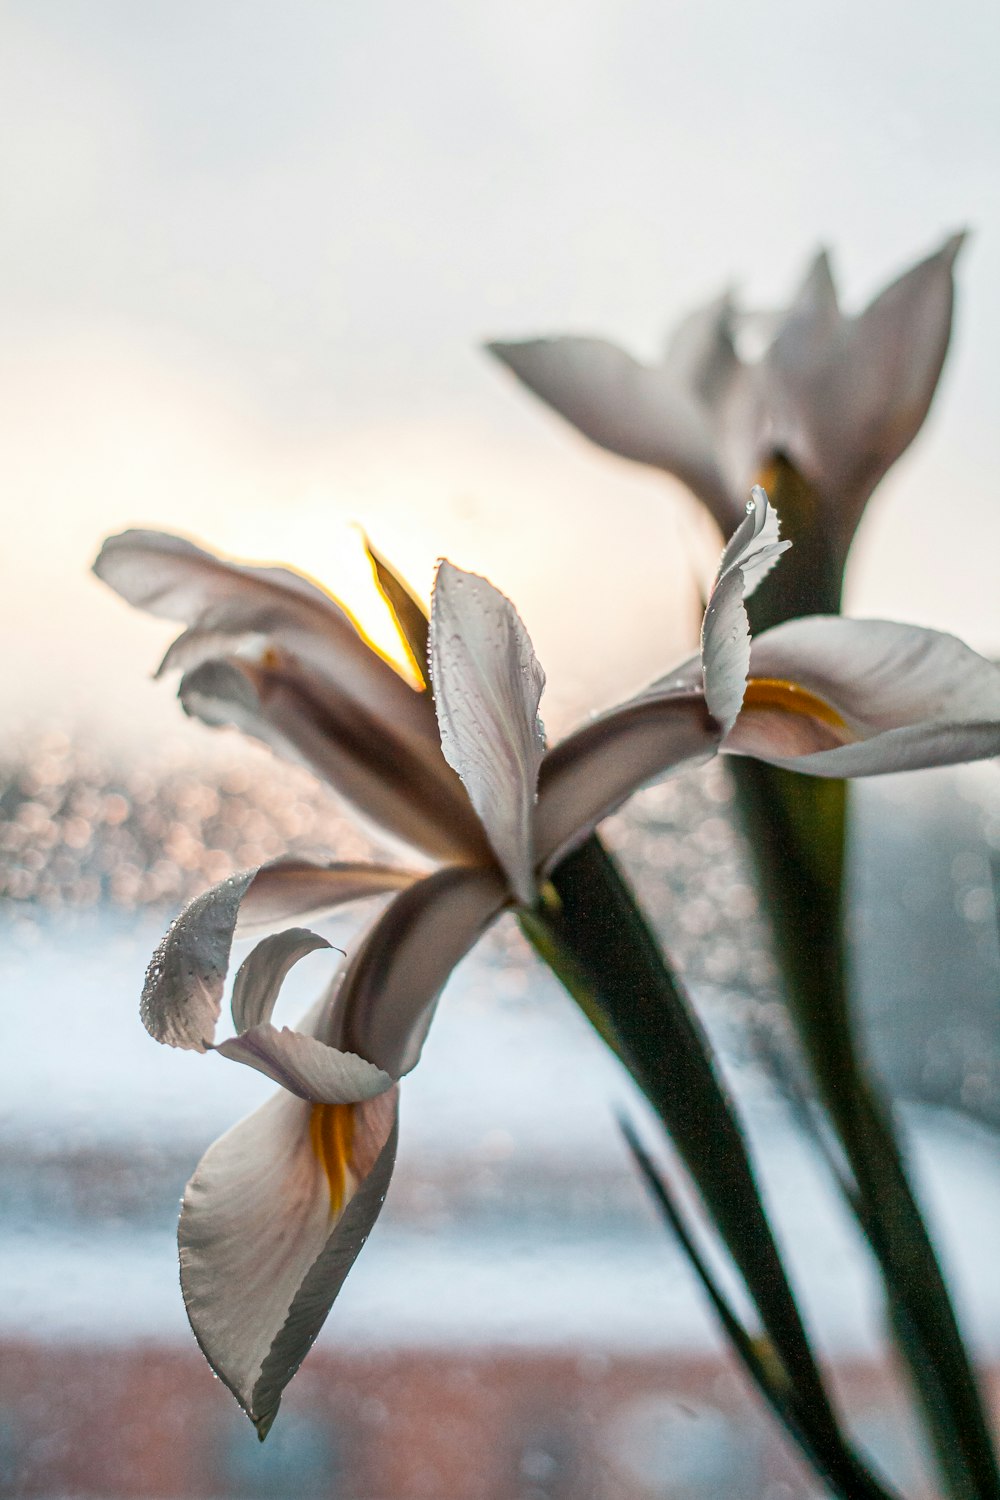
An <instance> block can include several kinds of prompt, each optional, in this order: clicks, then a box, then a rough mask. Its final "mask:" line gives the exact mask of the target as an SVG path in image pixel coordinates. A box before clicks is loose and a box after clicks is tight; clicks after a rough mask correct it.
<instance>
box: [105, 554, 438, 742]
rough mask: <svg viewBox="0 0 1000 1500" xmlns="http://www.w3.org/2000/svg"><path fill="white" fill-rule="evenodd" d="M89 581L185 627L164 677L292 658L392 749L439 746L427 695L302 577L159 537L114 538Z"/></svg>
mask: <svg viewBox="0 0 1000 1500" xmlns="http://www.w3.org/2000/svg"><path fill="white" fill-rule="evenodd" d="M94 571H95V573H96V574H97V576H98V577H99V578H101V579H102V580H103V581H104V582H105V583H107V584H109V585H110V586H111V588H113V589H115V590H116V592H117V593H119V594H121V596H122V598H124V599H126V600H127V601H128V602H129V603H130V604H132V605H135V606H136V607H137V608H139V609H145V610H147V611H149V612H150V613H151V614H155V615H159V616H161V617H163V618H165V619H170V620H183V621H184V622H185V624H186V625H187V626H188V629H187V630H186V631H185V633H184V634H183V635H182V636H181V637H180V638H179V639H178V640H177V641H175V642H174V644H173V646H171V648H170V650H169V651H168V653H167V655H166V657H165V659H164V661H163V663H162V665H161V668H160V671H161V672H162V671H164V670H169V669H172V668H177V669H179V670H182V671H186V670H188V671H189V670H193V669H194V668H196V667H197V666H199V665H200V664H201V663H202V662H203V661H206V660H209V659H212V658H215V657H220V656H227V655H231V654H233V653H235V652H236V651H238V650H250V651H253V652H256V654H257V655H261V654H266V652H267V650H268V649H271V648H275V649H278V650H281V651H284V652H288V653H290V654H292V655H294V656H295V657H297V658H298V659H299V660H301V661H302V662H303V663H305V664H306V665H307V666H308V667H309V668H310V669H311V671H312V672H313V673H314V674H318V675H319V676H320V677H322V678H323V679H324V680H325V681H326V683H327V685H328V687H329V689H330V690H332V691H334V692H336V693H338V694H339V695H341V696H342V697H344V698H346V699H347V700H349V701H350V702H352V703H355V704H357V705H359V706H360V707H362V708H364V709H366V710H367V712H368V713H369V714H370V715H371V716H372V717H374V718H375V719H376V720H378V721H379V722H380V723H383V724H385V725H389V726H391V727H392V730H393V733H394V735H395V736H396V738H397V739H405V740H407V741H413V742H415V743H421V742H423V743H427V742H429V743H430V744H432V745H433V744H434V743H436V739H437V731H436V725H435V723H434V714H433V710H432V707H431V704H430V702H429V701H428V698H427V695H426V694H424V693H419V692H416V691H414V689H413V688H412V687H411V686H410V685H409V683H407V682H406V681H404V679H403V678H402V677H401V676H400V675H399V673H398V672H397V671H396V670H395V669H394V668H393V667H392V666H390V664H389V663H388V662H387V661H386V660H385V659H384V658H383V657H382V656H380V655H379V653H378V652H377V651H376V650H375V649H374V648H373V647H372V646H371V644H370V643H369V642H368V641H367V640H366V639H365V638H364V636H363V635H362V634H361V632H360V630H359V629H358V627H357V625H356V624H355V622H354V621H353V620H352V618H351V616H350V615H349V614H348V612H347V611H346V610H345V609H344V608H343V607H342V606H341V605H340V604H339V603H338V602H337V601H336V600H335V599H333V598H332V597H331V596H330V595H329V594H327V593H326V592H325V591H324V590H323V589H321V588H320V587H319V585H318V584H315V583H312V582H311V581H310V580H309V579H307V578H303V577H302V576H301V575H300V574H298V573H293V572H291V571H290V570H288V569H286V568H268V567H252V566H249V565H247V564H243V563H233V562H228V561H226V560H225V559H223V558H218V557H214V556H213V555H212V554H211V553H210V552H206V551H204V550H203V549H202V548H201V547H196V546H195V545H194V543H193V542H189V541H186V540H185V539H184V538H183V537H177V536H168V535H165V534H164V533H161V532H156V531H126V532H123V533H122V534H121V535H120V536H113V537H110V538H109V539H108V540H107V541H106V542H105V543H104V546H103V547H102V549H101V552H100V554H99V556H98V558H97V561H96V562H95V563H94Z"/></svg>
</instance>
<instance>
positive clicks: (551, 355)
mask: <svg viewBox="0 0 1000 1500" xmlns="http://www.w3.org/2000/svg"><path fill="white" fill-rule="evenodd" d="M487 347H488V348H489V351H490V353H491V354H493V355H495V356H496V358H497V359H499V360H500V361H501V362H502V363H503V364H505V365H506V366H507V367H508V369H510V370H512V371H513V373H514V374H515V375H516V376H517V377H518V379H519V380H520V381H522V382H523V384H524V385H526V386H527V387H528V389H529V390H531V391H534V393H535V395H536V396H540V397H541V398H542V400H543V401H546V402H547V403H548V404H549V405H550V406H551V407H552V408H553V409H554V410H555V411H557V412H558V413H559V414H560V416H563V417H565V418H566V420H567V421H569V422H571V423H572V424H573V426H574V427H577V428H578V429H579V430H580V431H581V432H582V433H583V434H584V435H585V436H586V437H588V438H590V439H591V441H592V442H595V443H599V444H600V446H601V447H602V448H607V449H609V450H610V451H611V452H612V453H618V454H620V455H621V456H622V457H623V458H631V459H634V460H635V461H636V462H637V463H644V464H653V465H654V466H655V467H656V468H659V469H665V470H666V471H667V473H668V474H674V475H676V476H677V478H678V479H680V480H682V481H683V482H684V483H685V484H687V485H689V486H690V488H691V489H692V490H693V491H694V493H695V494H696V495H697V496H698V497H699V499H701V500H702V501H703V502H704V503H705V505H707V506H708V508H709V510H710V511H711V512H712V514H713V515H714V516H715V518H716V520H717V521H718V523H719V526H720V527H721V528H722V530H723V532H725V533H728V532H729V531H730V530H731V529H732V524H733V516H734V511H735V510H736V507H735V505H734V502H733V496H732V493H731V491H730V489H729V486H728V485H727V483H726V480H725V478H724V477H723V474H722V472H721V470H720V467H719V459H718V455H717V453H716V451H715V446H714V443H713V440H712V434H711V429H710V424H709V420H708V415H707V413H706V411H705V410H704V408H703V407H702V405H701V402H700V401H699V399H698V396H697V395H696V393H695V392H694V391H693V390H691V389H689V388H686V387H685V385H684V384H683V383H682V380H683V377H682V376H681V375H680V373H679V372H678V373H675V371H674V370H673V369H671V368H669V367H668V366H666V365H663V366H660V367H659V368H651V367H649V366H647V365H641V364H639V363H638V362H637V361H636V360H634V359H633V358H632V357H631V355H629V354H626V353H625V351H624V350H623V349H619V348H618V347H617V346H616V345H614V344H611V343H609V342H608V341H607V340H606V339H596V338H554V339H531V340H526V341H524V342H522V343H492V344H489V345H488V346H487ZM688 358H689V351H687V350H683V349H682V350H681V351H679V352H678V353H677V356H676V361H675V362H676V363H677V364H678V365H680V366H683V365H684V364H685V363H686V362H687V361H688ZM699 362H700V364H701V374H702V376H703V377H704V376H705V374H706V369H705V364H704V356H703V355H702V356H700V360H699V361H696V363H699ZM716 373H717V371H716Z"/></svg>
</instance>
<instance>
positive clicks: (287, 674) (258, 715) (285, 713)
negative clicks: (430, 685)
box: [180, 651, 486, 860]
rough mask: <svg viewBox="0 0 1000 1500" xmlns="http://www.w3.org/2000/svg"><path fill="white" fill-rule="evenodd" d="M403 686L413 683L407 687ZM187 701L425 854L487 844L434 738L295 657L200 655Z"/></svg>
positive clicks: (462, 852) (184, 694)
mask: <svg viewBox="0 0 1000 1500" xmlns="http://www.w3.org/2000/svg"><path fill="white" fill-rule="evenodd" d="M407 691H408V692H409V691H410V690H409V689H407ZM180 696H181V702H182V703H183V705H184V708H185V710H186V711H187V712H188V713H190V714H192V715H194V716H196V717H197V718H199V719H201V720H202V721H203V722H204V723H206V724H211V725H213V726H215V727H219V726H229V727H233V728H237V729H240V730H242V731H243V733H245V734H250V735H253V736H254V738H255V739H259V740H262V741H263V742H264V743H265V744H266V745H269V746H270V747H271V749H273V750H275V751H276V752H277V753H278V754H280V755H283V756H284V757H285V758H288V759H292V760H295V761H297V762H299V763H300V764H303V765H305V766H308V768H309V769H310V770H311V771H312V772H313V773H314V774H315V775H317V776H320V777H322V778H323V780H324V781H327V782H329V784H330V785H331V786H333V787H334V788H335V789H336V790H337V791H338V792H339V793H340V795H341V796H342V797H344V798H345V799H346V801H348V802H349V803H350V804H351V805H352V807H354V808H355V809H356V810H357V811H358V812H359V813H361V814H362V816H364V817H366V818H368V819H369V820H370V821H371V822H372V823H373V824H375V826H376V827H377V828H381V829H383V830H384V831H385V832H386V833H388V834H390V835H391V836H392V837H393V838H396V839H400V840H402V842H404V843H406V844H409V845H410V846H411V847H412V848H414V849H419V850H420V851H421V852H423V853H424V854H427V855H429V856H430V857H431V858H432V859H442V860H454V859H459V860H476V859H479V858H482V857H483V856H484V854H485V849H486V844H485V839H484V837H483V834H482V830H481V828H480V826H479V822H478V820H477V818H476V817H475V814H474V813H473V811H472V808H471V807H470V806H469V800H468V797H467V796H466V794H465V792H464V791H463V789H462V786H461V783H460V782H459V780H458V778H457V777H456V775H455V773H454V772H453V771H452V769H451V768H450V766H449V765H448V764H447V762H446V761H445V759H444V757H443V755H442V754H441V746H440V743H439V740H438V738H437V736H435V739H434V741H433V742H431V741H424V742H422V743H416V742H414V741H413V740H412V739H407V738H405V737H400V736H399V735H397V733H396V729H395V725H394V724H393V723H392V721H391V720H390V721H383V720H382V719H380V718H379V717H377V716H375V715H373V714H371V713H369V712H368V711H367V710H366V709H364V708H363V707H362V706H360V705H359V704H356V703H352V702H351V701H349V700H348V699H346V698H344V697H343V695H341V694H339V693H337V692H333V691H330V690H329V689H328V686H327V685H326V684H325V683H324V681H323V679H322V678H321V677H320V676H319V675H318V674H316V673H314V672H312V671H311V670H310V668H309V667H308V666H306V665H305V664H304V663H302V662H300V661H298V660H297V659H296V658H294V657H291V656H287V655H284V654H281V653H277V652H273V651H272V652H271V653H269V657H268V660H267V661H266V662H250V661H244V660H241V659H237V658H228V659H226V660H223V661H211V662H205V663H203V664H202V665H201V666H200V667H198V668H196V669H195V670H194V671H193V672H190V673H188V674H187V676H185V677H184V679H183V680H182V682H181V688H180Z"/></svg>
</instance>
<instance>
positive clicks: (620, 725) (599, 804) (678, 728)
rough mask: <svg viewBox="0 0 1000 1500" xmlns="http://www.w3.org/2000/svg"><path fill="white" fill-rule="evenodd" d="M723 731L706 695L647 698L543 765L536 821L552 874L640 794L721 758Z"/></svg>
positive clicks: (613, 714)
mask: <svg viewBox="0 0 1000 1500" xmlns="http://www.w3.org/2000/svg"><path fill="white" fill-rule="evenodd" d="M719 739H720V731H719V729H718V726H717V725H716V724H715V723H713V722H712V720H711V719H710V718H709V716H708V714H707V712H706V709H705V700H704V697H703V695H702V694H701V693H700V692H698V693H695V694H686V695H679V694H665V695H662V696H660V697H652V696H647V695H643V696H642V697H640V698H637V699H634V700H633V701H632V702H630V703H624V704H622V705H621V706H620V707H619V708H615V709H612V710H611V711H610V712H609V713H606V714H602V715H601V716H600V717H599V718H596V719H592V720H591V721H590V723H589V724H585V725H584V726H583V727H582V728H581V729H578V730H576V731H575V733H573V734H571V735H568V736H567V737H566V739H564V740H561V741H560V743H559V744H558V745H556V746H555V748H554V749H552V750H550V751H549V752H548V754H547V755H546V757H545V759H544V761H543V762H542V770H541V777H540V781H539V794H538V812H537V815H536V847H537V852H538V859H539V864H540V866H541V868H542V870H543V871H546V872H547V871H548V870H551V869H552V868H553V866H554V865H555V864H557V863H558V861H559V860H560V859H561V858H562V857H563V855H565V854H568V853H569V851H570V850H571V849H572V848H573V847H574V846H575V845H576V844H578V843H580V842H581V841H582V840H583V839H584V838H586V836H587V835H588V834H589V833H590V832H591V831H592V830H593V829H594V828H595V827H596V826H597V824H598V823H599V822H600V821H601V819H602V818H605V817H607V816H608V814H609V813H612V812H614V810H615V809H616V808H617V807H620V806H621V805H622V803H623V802H625V801H626V800H627V799H628V798H629V797H631V796H632V794H633V793H634V792H637V791H638V790H639V788H640V787H643V786H648V785H649V783H650V782H653V781H656V780H659V779H660V778H661V777H663V776H667V775H669V774H670V773H671V772H672V771H674V770H676V769H677V768H678V767H680V766H681V765H684V764H690V763H691V762H692V761H697V760H707V759H708V758H709V757H710V756H712V755H714V754H715V751H716V750H717V748H718V745H719Z"/></svg>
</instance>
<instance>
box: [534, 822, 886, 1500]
mask: <svg viewBox="0 0 1000 1500" xmlns="http://www.w3.org/2000/svg"><path fill="white" fill-rule="evenodd" d="M552 884H553V886H554V888H555V890H556V891H557V892H558V895H559V904H558V906H556V904H555V903H553V902H548V903H546V904H544V905H540V906H539V907H538V908H536V909H535V910H534V911H533V912H525V913H521V914H520V918H519V920H520V924H521V927H522V930H523V931H524V932H525V934H526V936H527V937H528V939H529V941H530V942H531V943H532V945H533V946H534V947H535V949H536V951H537V952H538V953H539V954H540V955H541V957H542V958H543V959H544V960H545V962H546V963H547V964H549V966H550V967H552V968H553V970H554V972H555V973H556V974H557V976H558V978H559V979H560V980H561V981H562V983H563V984H564V986H565V987H566V988H567V990H568V991H569V993H570V994H571V995H572V996H573V998H574V999H575V1000H576V1001H577V1003H578V1004H579V1006H580V1008H581V1010H582V1011H583V1013H584V1015H586V1017H587V1019H588V1020H589V1021H591V1023H592V1024H593V1025H594V1026H595V1027H596V1028H597V1030H598V1032H599V1033H600V1035H601V1036H602V1038H603V1039H604V1040H605V1041H606V1042H607V1043H608V1044H609V1045H610V1046H611V1047H612V1050H613V1051H614V1052H615V1054H616V1055H617V1056H618V1058H619V1060H620V1061H621V1062H622V1063H623V1064H624V1066H625V1067H626V1068H627V1070H628V1072H629V1073H630V1074H631V1076H632V1078H633V1079H634V1080H635V1082H636V1083H637V1084H638V1086H639V1088H640V1089H641V1090H642V1092H643V1093H644V1094H645V1096H646V1098H647V1099H648V1100H649V1102H650V1103H651V1105H652V1106H653V1108H654V1110H655V1111H656V1113H657V1115H658V1116H659V1118H660V1119H661V1120H662V1122H663V1124H664V1126H665V1128H666V1130H667V1132H668V1134H669V1135H670V1138H671V1140H672V1141H673V1144H674V1146H675V1147H676V1149H677V1151H678V1154H679V1156H680V1157H681V1160H682V1161H683V1162H684V1165H685V1167H686V1169H687V1171H688V1173H689V1175H690V1177H691V1179H692V1181H693V1182H694V1183H695V1185H696V1187H697V1189H698V1192H699V1195H700V1197H701V1200H702V1202H703V1204H704V1206H705V1208H706V1210H707V1212H708V1215H709V1217H710V1219H711V1221H712V1222H713V1224H714V1225H715V1227H716V1229H717V1230H718V1232H719V1235H720V1237H721V1239H722V1240H723V1242H724V1244H725V1246H726V1248H727V1250H728V1252H729V1255H730V1256H731V1258H732V1261H733V1263H734V1264H735V1266H736V1268H737V1270H738V1271H739V1273H740V1275H741V1277H742V1280H743V1282H744V1284H745V1286H746V1288H747V1291H748V1292H749V1294H750V1297H751V1299H752V1301H753V1304H754V1306H755V1308H756V1310H757V1313H758V1315H759V1317H760V1319H761V1323H762V1325H763V1328H764V1330H765V1339H764V1341H763V1344H761V1342H760V1341H757V1342H756V1343H754V1342H753V1341H751V1343H752V1347H751V1348H750V1349H747V1347H746V1346H745V1344H744V1346H743V1347H741V1344H740V1343H737V1344H736V1349H737V1352H738V1353H739V1354H740V1355H741V1358H743V1361H744V1363H745V1364H746V1365H747V1367H748V1368H749V1371H750V1374H751V1377H752V1378H753V1379H754V1380H755V1382H756V1383H757V1384H758V1386H762V1387H763V1388H764V1394H765V1396H766V1397H767V1399H768V1401H769V1402H770V1404H771V1406H772V1408H773V1409H774V1410H775V1411H776V1412H777V1413H778V1415H779V1416H780V1417H781V1420H782V1421H783V1422H784V1423H785V1425H786V1427H788V1429H789V1431H790V1432H791V1433H792V1435H793V1436H794V1437H795V1439H796V1441H797V1442H798V1443H799V1445H800V1447H802V1448H803V1450H804V1452H805V1453H806V1455H807V1457H808V1458H809V1460H810V1462H811V1463H812V1464H813V1466H814V1468H815V1469H816V1471H817V1473H818V1474H819V1475H820V1476H821V1477H822V1478H823V1479H825V1480H826V1482H827V1483H828V1484H829V1485H830V1486H831V1488H832V1489H833V1490H834V1491H835V1492H836V1493H837V1494H838V1495H842V1496H844V1497H845V1500H846V1497H862V1496H868V1497H872V1500H874V1497H876V1496H883V1497H884V1496H885V1495H886V1491H885V1489H884V1488H883V1487H882V1486H881V1485H880V1484H879V1482H878V1481H877V1480H875V1478H874V1477H873V1476H872V1475H871V1474H870V1473H869V1472H868V1471H867V1470H866V1469H865V1468H864V1466H863V1465H862V1464H861V1463H860V1461H859V1460H858V1458H857V1456H856V1455H855V1454H854V1453H853V1452H852V1451H851V1449H850V1447H849V1445H848V1443H847V1441H846V1440H845V1438H844V1436H843V1434H842V1432H841V1430H840V1427H839V1424H838V1420H837V1417H836V1414H835V1413H834V1410H833V1408H832V1406H831V1403H830V1400H829V1397H828V1395H827V1392H826V1389H825V1386H824V1383H823V1379H822V1376H821V1374H820V1371H819V1368H818V1366H817V1364H816V1362H815V1359H814V1356H813V1353H812V1349H811V1346H810V1343H809V1338H808V1335H807V1333H806V1330H805V1327H804V1325H803V1323H802V1319H801V1315H800V1313H799V1310H798V1306H797V1304H796V1301H795V1297H794V1293H793V1291H792V1289H791V1286H790V1284H789V1282H788V1278H787V1275H786V1273H785V1269H784V1266H783V1263H782V1260H781V1257H780V1254H779V1251H778V1248H777V1246H776V1244H775V1241H774V1237H773V1234H772V1231H771V1227H770V1224H769V1221H768V1219H767V1216H766V1213H765V1210H764V1207H763V1205H762V1202H761V1199H760V1194H759V1190H758V1188H757V1183H756V1179H755V1174H754V1168H753V1164H752V1160H751V1156H750V1151H749V1147H748V1145H747V1142H746V1139H745V1136H744V1134H743V1131H742V1128H741V1126H740V1123H739V1120H738V1117H737V1115H736V1112H735V1109H734V1106H733V1103H732V1100H731V1099H730V1097H729V1094H728V1091H727V1089H726V1086H725V1084H724V1082H723V1081H722V1079H721V1077H720V1075H719V1073H718V1070H717V1068H716V1065H715V1062H714V1058H713V1055H712V1050H711V1046H710V1044H709V1042H708V1040H707V1038H706V1037H705V1035H704V1032H703V1030H702V1028H701V1026H700V1024H699V1022H698V1020H697V1017H696V1016H695V1014H694V1011H693V1009H692V1007H691V1005H690V1002H689V1001H688V999H687V997H686V995H685V994H684V991H683V989H682V988H681V986H680V984H679V982H678V980H677V978H676V976H675V975H674V974H673V973H672V972H671V970H670V969H669V967H668V966H667V964H666V963H665V962H664V959H663V956H662V954H661V952H660V949H659V947H658V945H657V943H656V940H655V938H654V937H653V935H652V933H651V932H650V930H649V927H648V925H647V924H646V921H645V918H644V917H643V915H642V913H641V911H640V909H639V907H638V906H637V905H636V902H635V899H634V897H633V895H632V893H631V891H630V889H629V887H628V885H627V883H626V882H625V881H624V879H623V878H622V876H621V874H620V872H619V870H618V868H617V865H616V864H615V862H614V860H613V859H612V858H611V856H610V855H609V854H608V853H607V851H606V850H605V849H604V846H603V845H602V843H601V842H600V840H599V838H598V837H597V836H596V835H594V836H592V837H591V838H590V839H588V840H587V842H586V843H585V844H583V845H582V846H581V847H580V848H579V849H577V850H576V851H575V852H574V853H573V854H571V855H570V856H569V857H568V858H566V859H565V860H563V861H562V863H561V864H560V865H559V866H558V867H557V869H556V870H555V871H554V872H553V875H552ZM695 1265H696V1270H697V1269H698V1265H697V1262H696V1263H695ZM762 1354H765V1356H766V1357H764V1358H763V1359H762V1357H761V1356H762Z"/></svg>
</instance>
